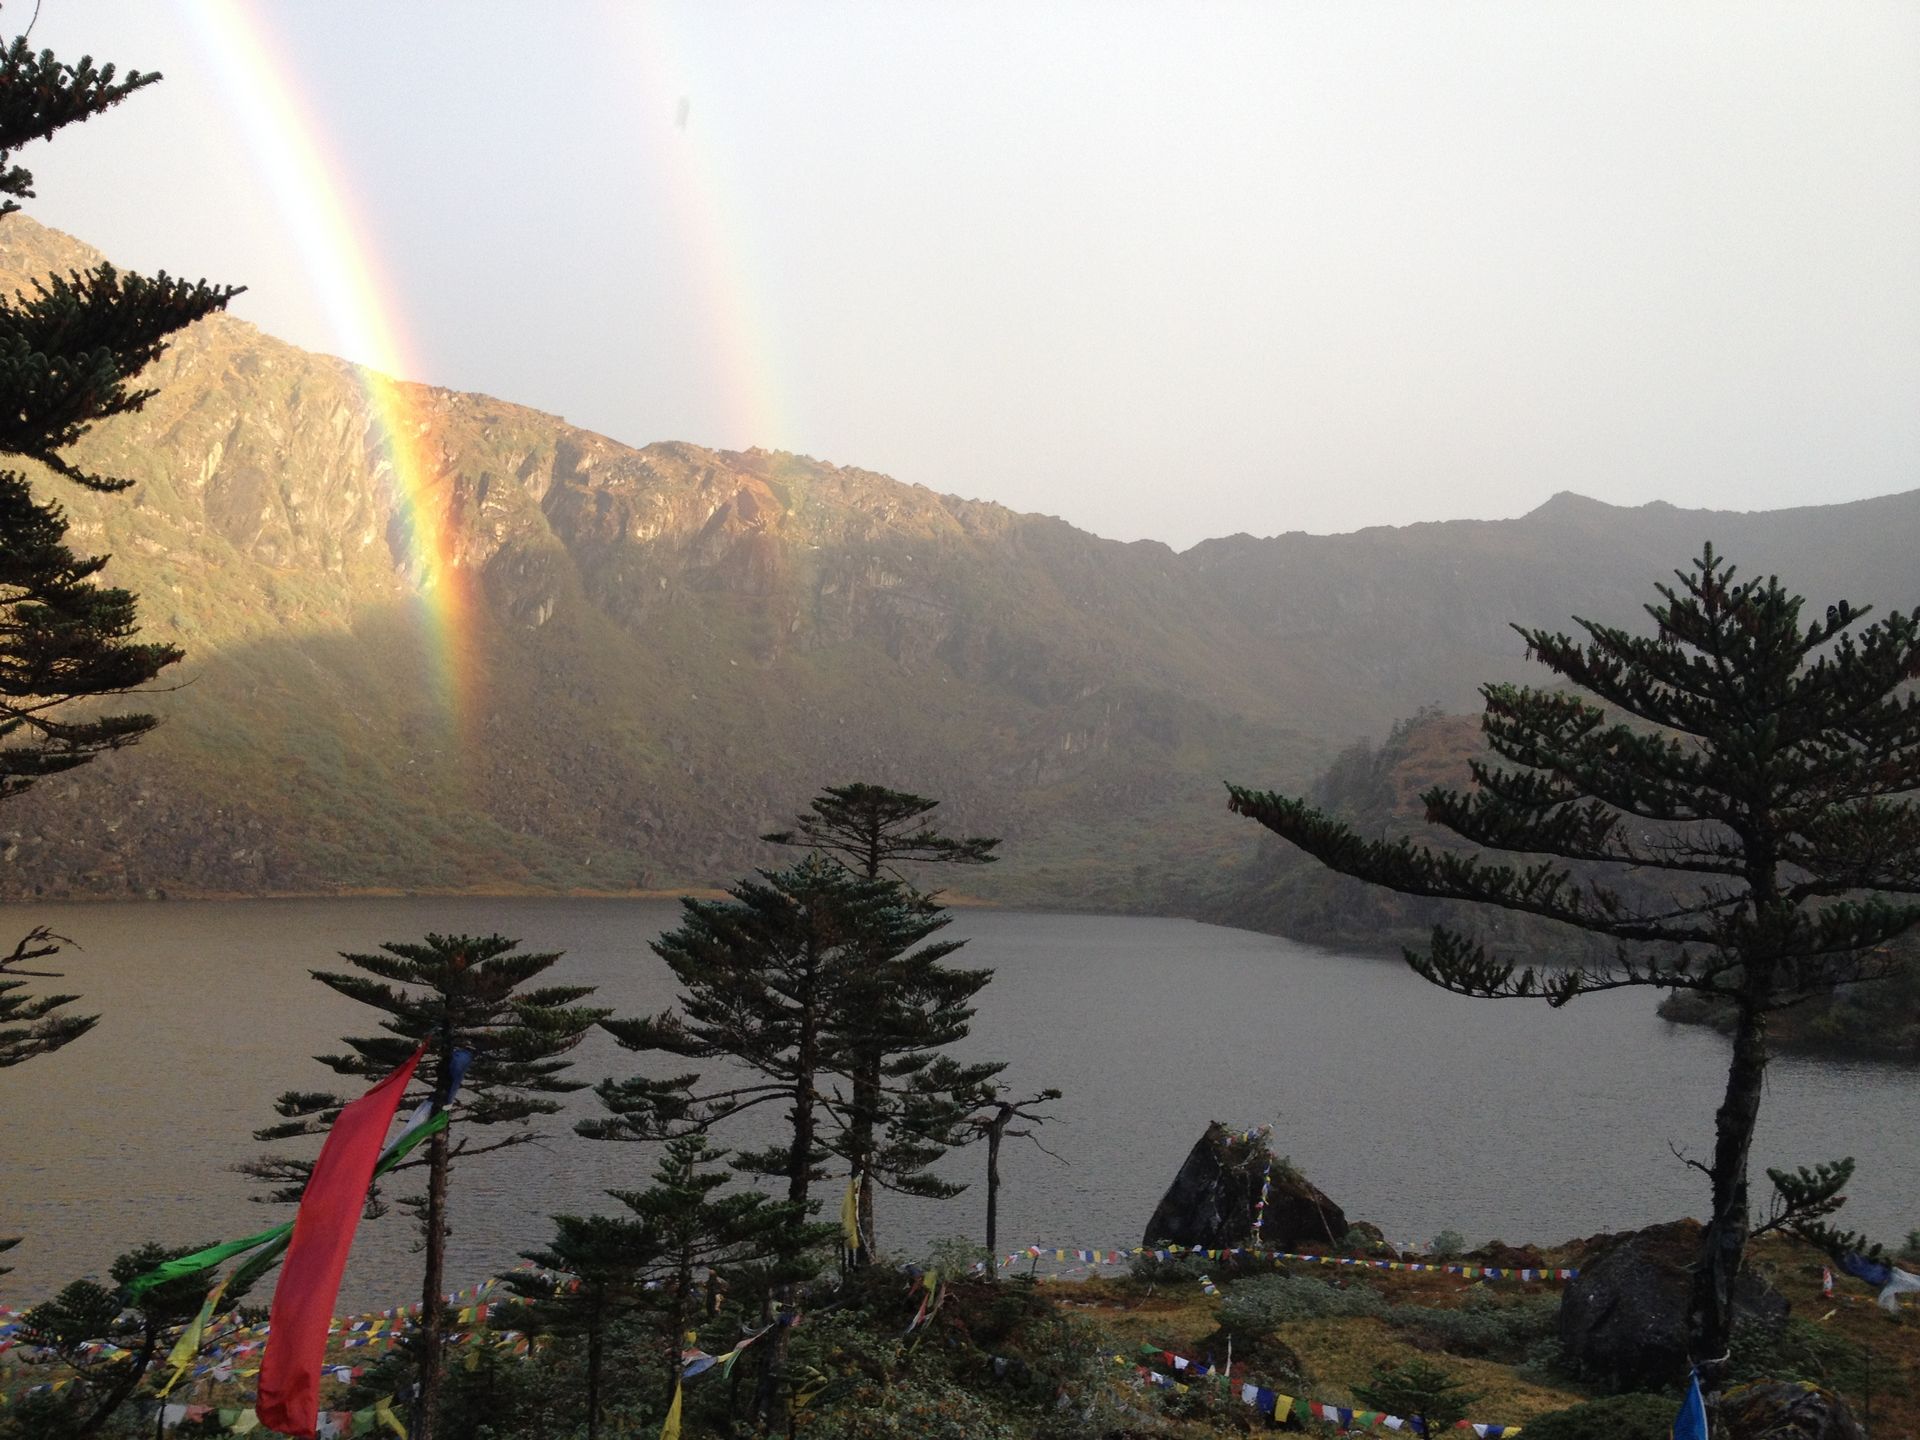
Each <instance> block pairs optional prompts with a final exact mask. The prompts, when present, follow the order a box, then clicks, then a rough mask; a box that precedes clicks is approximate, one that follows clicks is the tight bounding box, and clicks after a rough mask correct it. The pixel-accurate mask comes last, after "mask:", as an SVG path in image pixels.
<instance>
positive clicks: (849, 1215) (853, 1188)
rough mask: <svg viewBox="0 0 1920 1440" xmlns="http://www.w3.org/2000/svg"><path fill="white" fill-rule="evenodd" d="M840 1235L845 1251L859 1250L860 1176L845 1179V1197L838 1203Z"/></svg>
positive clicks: (850, 1176) (853, 1175)
mask: <svg viewBox="0 0 1920 1440" xmlns="http://www.w3.org/2000/svg"><path fill="white" fill-rule="evenodd" d="M840 1234H841V1237H842V1238H843V1239H844V1240H845V1241H846V1244H847V1249H849V1250H858V1249H859V1248H860V1176H859V1175H858V1174H857V1173H856V1174H852V1175H849V1176H848V1177H847V1193H846V1197H845V1198H844V1199H843V1200H841V1202H840Z"/></svg>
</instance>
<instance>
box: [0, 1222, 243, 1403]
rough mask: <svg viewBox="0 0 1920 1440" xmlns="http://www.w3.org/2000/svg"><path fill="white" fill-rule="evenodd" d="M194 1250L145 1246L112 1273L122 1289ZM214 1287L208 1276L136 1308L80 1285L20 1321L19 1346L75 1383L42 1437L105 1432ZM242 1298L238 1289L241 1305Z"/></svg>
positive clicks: (157, 1292)
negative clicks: (36, 1352)
mask: <svg viewBox="0 0 1920 1440" xmlns="http://www.w3.org/2000/svg"><path fill="white" fill-rule="evenodd" d="M195 1248H197V1247H194V1246H188V1247H185V1248H182V1249H166V1248H164V1247H162V1246H159V1245H143V1246H141V1247H140V1248H139V1249H138V1250H131V1251H128V1252H127V1253H126V1254H124V1255H122V1256H120V1257H119V1258H118V1259H116V1260H115V1261H114V1262H113V1265H112V1266H111V1268H110V1272H109V1273H110V1274H111V1276H112V1278H113V1279H114V1280H115V1281H116V1282H118V1283H119V1284H121V1285H124V1284H125V1283H126V1282H127V1281H129V1280H131V1279H133V1277H134V1276H136V1275H141V1274H144V1273H146V1272H147V1271H149V1270H151V1269H153V1268H154V1267H155V1266H157V1265H159V1264H161V1263H162V1262H164V1261H167V1260H171V1259H173V1258H174V1257H175V1256H179V1255H185V1254H187V1253H189V1251H191V1250H192V1249H195ZM212 1285H213V1277H212V1275H211V1274H210V1273H207V1272H202V1273H199V1274H195V1275H189V1276H187V1277H185V1278H183V1279H179V1280H173V1281H169V1282H168V1283H166V1284H164V1285H156V1286H154V1287H153V1288H152V1289H150V1290H148V1291H147V1292H146V1293H145V1294H143V1295H142V1296H141V1297H140V1300H139V1303H138V1304H137V1305H135V1306H133V1307H131V1308H130V1307H128V1306H127V1305H126V1303H125V1296H124V1294H123V1293H121V1292H117V1291H115V1290H114V1289H112V1288H109V1287H108V1286H105V1285H102V1284H100V1283H99V1282H98V1281H96V1280H76V1281H74V1282H73V1283H72V1284H70V1285H67V1286H65V1287H63V1288H62V1289H61V1291H60V1293H59V1294H57V1295H55V1296H54V1297H53V1298H52V1299H51V1300H47V1301H45V1302H43V1303H41V1304H39V1305H35V1306H34V1307H33V1308H32V1309H30V1310H28V1311H27V1313H26V1314H25V1315H24V1316H22V1317H21V1322H20V1335H19V1338H20V1340H21V1341H22V1342H23V1343H25V1344H27V1345H32V1346H37V1347H39V1348H40V1349H41V1350H43V1351H45V1352H46V1353H47V1354H49V1355H51V1356H53V1357H54V1358H56V1359H57V1360H58V1361H59V1362H60V1363H61V1364H62V1365H63V1366H65V1367H66V1369H67V1370H68V1372H69V1375H70V1378H71V1379H72V1380H73V1382H74V1383H73V1384H72V1385H70V1386H67V1387H65V1388H63V1390H62V1391H61V1393H60V1394H58V1395H57V1396H55V1397H53V1399H52V1401H51V1402H50V1403H49V1404H48V1406H47V1407H46V1409H47V1411H48V1412H49V1413H48V1414H46V1415H45V1416H44V1417H42V1418H43V1419H44V1421H45V1428H44V1433H46V1434H58V1435H63V1436H69V1437H72V1440H85V1437H87V1436H90V1435H97V1434H99V1433H100V1432H101V1430H102V1428H103V1427H104V1426H105V1425H106V1424H107V1422H108V1421H109V1420H111V1419H112V1418H113V1416H114V1413H115V1412H116V1411H118V1410H119V1409H120V1407H121V1406H123V1405H125V1404H126V1403H127V1401H128V1400H130V1399H131V1398H133V1394H134V1392H135V1391H136V1390H138V1389H139V1387H140V1382H141V1380H142V1379H143V1378H145V1376H146V1374H147V1372H148V1370H149V1369H150V1368H151V1367H152V1365H153V1361H154V1357H155V1356H156V1355H159V1354H160V1353H161V1342H162V1341H163V1340H164V1339H165V1338H166V1337H167V1335H168V1334H169V1332H171V1331H174V1330H177V1329H178V1328H179V1327H180V1326H182V1325H184V1324H186V1322H187V1321H188V1320H190V1319H191V1318H192V1317H193V1316H194V1315H195V1314H196V1313H197V1312H198V1311H199V1309H200V1306H201V1303H202V1302H203V1301H204V1300H205V1299H206V1297H207V1292H208V1291H209V1290H210V1289H211V1288H212ZM230 1288H231V1287H230ZM239 1293H240V1292H239V1291H238V1289H234V1290H233V1296H234V1298H235V1299H238V1298H239Z"/></svg>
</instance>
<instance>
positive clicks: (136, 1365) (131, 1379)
mask: <svg viewBox="0 0 1920 1440" xmlns="http://www.w3.org/2000/svg"><path fill="white" fill-rule="evenodd" d="M145 1330H146V1334H145V1336H144V1337H143V1339H142V1341H141V1345H140V1353H139V1354H138V1355H137V1356H136V1357H135V1359H134V1362H133V1364H132V1365H131V1366H130V1367H129V1368H128V1371H127V1373H126V1374H125V1375H123V1376H121V1377H120V1379H119V1381H118V1382H117V1383H116V1384H115V1385H114V1386H113V1387H112V1388H111V1389H110V1390H108V1391H107V1394H106V1398H105V1399H103V1400H102V1401H101V1402H100V1403H99V1404H98V1405H96V1406H95V1407H94V1411H93V1413H92V1414H91V1415H89V1416H88V1417H87V1418H86V1419H85V1420H83V1421H81V1422H80V1428H79V1429H78V1430H76V1431H75V1432H74V1440H82V1437H84V1436H88V1435H92V1434H93V1433H94V1432H95V1431H97V1430H99V1429H100V1427H101V1426H102V1425H105V1424H106V1423H107V1421H108V1420H109V1419H111V1418H112V1417H113V1412H114V1411H116V1410H118V1409H119V1408H120V1407H121V1406H122V1405H124V1404H126V1403H127V1397H128V1396H130V1395H132V1394H133V1392H134V1391H135V1390H137V1389H139V1388H140V1381H141V1378H142V1377H143V1376H145V1375H146V1373H147V1367H148V1366H149V1365H151V1364H152V1363H153V1354H154V1351H155V1350H157V1349H158V1348H159V1346H160V1330H159V1327H158V1326H156V1325H155V1324H154V1323H153V1322H152V1321H151V1320H150V1321H148V1322H147V1324H146V1327H145ZM161 1403H162V1405H164V1404H165V1403H166V1402H165V1401H164V1400H163V1401H162V1402H161Z"/></svg>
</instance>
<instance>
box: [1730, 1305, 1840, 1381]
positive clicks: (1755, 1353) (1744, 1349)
mask: <svg viewBox="0 0 1920 1440" xmlns="http://www.w3.org/2000/svg"><path fill="white" fill-rule="evenodd" d="M1729 1354H1730V1358H1729V1361H1728V1368H1727V1378H1728V1380H1729V1381H1730V1382H1734V1383H1737V1382H1739V1381H1743V1380H1808V1381H1812V1382H1813V1383H1814V1384H1817V1385H1824V1386H1826V1387H1827V1388H1828V1389H1832V1390H1849V1391H1854V1392H1858V1390H1859V1389H1860V1388H1861V1387H1862V1386H1863V1385H1864V1383H1865V1379H1866V1376H1865V1373H1864V1370H1863V1367H1862V1364H1861V1357H1860V1347H1859V1346H1858V1345H1857V1344H1855V1343H1854V1342H1853V1341H1851V1340H1849V1339H1847V1338H1846V1337H1845V1336H1842V1335H1837V1334H1835V1333H1834V1332H1833V1331H1831V1330H1826V1329H1822V1328H1821V1327H1820V1326H1818V1325H1815V1324H1814V1323H1813V1322H1812V1321H1810V1320H1802V1319H1800V1318H1799V1317H1798V1316H1794V1317H1790V1318H1788V1319H1787V1320H1784V1321H1782V1322H1781V1323H1780V1324H1778V1325H1757V1324H1746V1325H1736V1326H1735V1327H1734V1330H1733V1341H1732V1344H1731V1346H1730V1347H1729Z"/></svg>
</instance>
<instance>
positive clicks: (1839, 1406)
mask: <svg viewBox="0 0 1920 1440" xmlns="http://www.w3.org/2000/svg"><path fill="white" fill-rule="evenodd" d="M1717 1408H1718V1413H1719V1419H1720V1425H1721V1427H1722V1428H1721V1430H1720V1431H1719V1433H1720V1434H1723V1435H1725V1436H1726V1437H1727V1440H1866V1432H1865V1431H1864V1430H1862V1429H1861V1428H1860V1422H1859V1421H1857V1420H1855V1419H1854V1418H1853V1412H1852V1411H1850V1410H1849V1409H1847V1402H1846V1401H1844V1400H1842V1399H1841V1398H1840V1397H1839V1396H1838V1395H1836V1394H1834V1393H1833V1392H1832V1391H1831V1390H1822V1389H1821V1388H1820V1387H1819V1386H1818V1385H1809V1384H1807V1383H1805V1382H1804V1381H1799V1380H1758V1381H1755V1382H1754V1383H1753V1384H1751V1385H1742V1386H1741V1387H1740V1388H1739V1389H1737V1390H1729V1391H1728V1392H1727V1393H1726V1394H1725V1395H1723V1396H1721V1397H1720V1404H1719V1406H1718V1407H1717Z"/></svg>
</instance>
